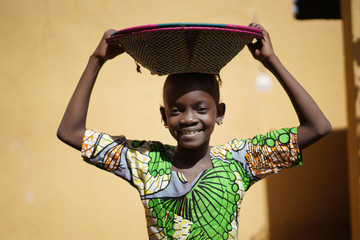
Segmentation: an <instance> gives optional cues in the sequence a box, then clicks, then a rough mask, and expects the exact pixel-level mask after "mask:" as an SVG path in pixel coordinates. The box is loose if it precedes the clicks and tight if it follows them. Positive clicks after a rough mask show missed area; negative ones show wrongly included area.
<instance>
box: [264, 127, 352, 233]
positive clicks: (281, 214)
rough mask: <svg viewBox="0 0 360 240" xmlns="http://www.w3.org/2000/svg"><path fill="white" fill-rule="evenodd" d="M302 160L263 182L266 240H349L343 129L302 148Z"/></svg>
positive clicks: (344, 135)
mask: <svg viewBox="0 0 360 240" xmlns="http://www.w3.org/2000/svg"><path fill="white" fill-rule="evenodd" d="M303 159H304V165H303V166H299V167H295V168H293V169H290V170H286V171H283V172H281V173H280V174H277V175H275V176H269V177H268V179H267V190H268V204H269V222H270V239H271V240H288V239H292V240H298V239H299V240H300V239H307V240H313V239H314V240H315V239H316V240H318V239H327V240H332V239H334V240H335V239H336V240H338V239H342V240H346V239H350V215H349V196H348V174H347V154H346V130H334V131H333V132H332V133H331V134H329V135H328V136H327V137H325V138H324V139H322V140H321V141H319V142H318V143H316V144H314V145H312V146H311V147H309V148H307V149H305V150H304V151H303Z"/></svg>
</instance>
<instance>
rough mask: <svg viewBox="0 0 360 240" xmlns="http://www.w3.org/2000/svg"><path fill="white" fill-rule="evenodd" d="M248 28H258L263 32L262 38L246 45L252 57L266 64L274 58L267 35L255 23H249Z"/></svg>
mask: <svg viewBox="0 0 360 240" xmlns="http://www.w3.org/2000/svg"><path fill="white" fill-rule="evenodd" d="M249 27H253V28H258V29H261V30H262V31H263V36H262V38H260V39H257V40H256V42H255V43H250V44H248V45H247V46H248V48H249V51H250V52H251V54H252V55H253V57H254V58H255V59H256V60H258V61H260V62H262V63H266V62H268V61H270V60H271V58H272V57H275V53H274V50H273V47H272V44H271V40H270V35H269V33H268V32H267V31H266V30H265V29H264V28H263V27H262V26H261V25H260V24H257V23H251V24H250V25H249Z"/></svg>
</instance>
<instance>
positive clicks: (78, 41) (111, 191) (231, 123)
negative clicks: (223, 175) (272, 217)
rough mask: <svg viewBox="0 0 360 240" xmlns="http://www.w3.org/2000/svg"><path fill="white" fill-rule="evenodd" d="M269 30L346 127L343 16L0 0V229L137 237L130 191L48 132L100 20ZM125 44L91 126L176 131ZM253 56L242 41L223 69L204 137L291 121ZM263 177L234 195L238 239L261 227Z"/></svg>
mask: <svg viewBox="0 0 360 240" xmlns="http://www.w3.org/2000/svg"><path fill="white" fill-rule="evenodd" d="M254 19H256V20H258V21H259V22H260V23H261V24H263V25H264V26H265V27H266V28H267V29H268V31H269V32H270V34H271V36H272V40H273V44H274V48H275V50H276V52H277V54H278V55H279V56H280V59H282V61H283V62H284V63H285V65H286V66H287V67H288V68H289V70H290V71H291V72H292V73H293V74H294V75H295V76H296V77H297V78H298V79H299V81H300V82H301V83H302V84H303V85H304V87H305V88H306V89H308V90H309V92H310V93H311V94H312V96H313V97H314V98H315V100H316V101H317V102H318V103H319V105H320V107H321V108H322V109H323V110H324V112H325V114H326V115H327V116H328V117H329V119H330V121H331V122H332V124H333V127H334V128H338V129H343V128H345V127H346V118H345V90H344V70H343V55H342V37H341V23H340V21H322V20H316V21H296V20H294V19H293V17H292V13H291V1H288V0H276V1H260V0H255V1H254V0H252V1H250V0H240V1H235V0H225V1H214V0H207V1H204V0H198V1H192V0H183V1H174V0H170V1H169V0H167V1H165V0H154V1H146V0H131V1H130V0H128V1H115V0H103V1H84V0H71V1H70V0H63V1H55V0H29V1H25V0H15V1H13V0H2V1H1V3H0V20H1V25H0V32H1V38H0V43H1V44H0V50H1V51H0V52H1V54H0V56H1V57H0V61H1V63H0V82H1V87H0V99H1V101H0V110H1V124H0V130H1V137H0V146H1V147H2V151H1V153H0V159H1V161H0V188H1V189H2V195H1V198H0V213H1V218H0V238H1V239H145V238H146V228H145V218H144V216H143V210H142V206H141V203H140V201H139V199H138V197H137V193H136V191H135V190H134V189H132V188H131V187H130V186H129V185H128V184H127V183H125V182H123V181H121V180H119V179H117V178H116V177H114V176H112V175H110V174H107V173H105V172H102V171H100V170H98V169H96V168H94V167H92V166H90V165H87V164H86V163H84V162H83V161H82V160H81V158H80V155H79V153H78V152H77V151H76V150H73V149H71V148H70V147H67V146H65V145H64V144H62V143H61V142H60V141H59V140H57V139H56V136H55V133H56V129H57V126H58V124H59V122H60V120H61V117H62V114H63V112H64V110H65V107H66V105H67V102H68V100H69V99H70V96H71V94H72V92H73V90H74V88H75V86H76V83H77V81H78V79H79V77H80V75H81V73H82V70H83V69H84V67H85V64H86V63H87V60H88V57H89V55H90V54H91V53H92V51H93V50H94V48H95V47H96V45H97V43H98V41H99V39H100V38H101V36H102V34H103V32H104V31H105V30H106V29H108V28H115V29H120V28H125V27H131V26H136V25H142V24H148V23H164V22H211V23H233V24H240V25H247V24H248V23H250V22H251V21H253V20H254ZM135 68H136V66H135V63H134V61H133V60H132V59H131V58H130V57H129V56H127V55H123V56H120V57H119V58H117V59H115V60H113V61H111V62H109V63H107V64H106V66H104V68H103V69H102V72H101V73H100V75H99V79H98V82H97V84H96V86H95V90H94V93H93V96H92V101H91V106H90V111H89V118H88V127H90V128H94V129H99V130H103V131H107V132H109V133H113V134H125V135H127V136H128V137H129V138H138V139H139V138H140V139H157V140H161V141H165V142H169V143H173V140H172V139H171V137H170V135H169V134H168V133H167V132H166V129H164V127H163V126H162V124H161V122H160V114H159V112H158V108H159V104H160V103H161V88H162V82H163V78H161V77H156V76H152V75H150V74H149V72H148V71H147V70H145V69H143V74H138V73H136V70H135ZM260 71H262V68H261V67H260V66H259V64H258V63H257V62H255V61H254V60H253V59H252V57H251V56H250V54H249V53H248V51H247V50H246V49H245V50H244V51H243V52H241V53H240V55H239V56H237V57H236V58H235V59H234V60H233V61H232V62H231V63H230V64H229V65H228V66H226V67H225V68H224V70H223V73H222V79H223V82H224V83H223V88H222V100H223V101H224V102H226V103H227V113H226V117H225V120H224V125H222V126H221V127H220V128H218V129H217V130H216V131H215V133H214V136H213V139H212V140H213V141H212V142H213V143H214V144H218V143H223V142H224V141H226V140H229V139H232V138H234V137H243V138H245V137H250V136H252V135H255V134H258V133H260V132H265V131H268V130H272V129H276V128H280V127H283V126H293V125H297V119H296V116H295V113H294V111H293V109H292V107H291V104H290V103H289V101H288V99H287V97H286V95H285V93H284V92H283V90H282V89H281V88H280V86H279V84H277V82H276V81H275V79H273V78H272V82H271V83H272V85H271V86H272V87H271V88H270V90H269V91H266V92H261V91H258V90H257V88H256V81H255V79H256V77H257V75H258V73H259V72H260ZM268 229H269V218H268V204H267V189H266V184H265V181H263V182H260V183H257V184H256V185H255V186H254V187H253V188H252V189H251V190H250V191H249V192H248V195H247V197H245V200H244V202H243V209H242V213H241V216H240V233H239V238H240V239H267V236H268Z"/></svg>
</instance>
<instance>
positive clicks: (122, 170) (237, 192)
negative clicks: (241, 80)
mask: <svg viewBox="0 0 360 240" xmlns="http://www.w3.org/2000/svg"><path fill="white" fill-rule="evenodd" d="M173 155H174V146H169V145H164V144H162V143H160V142H156V141H134V140H127V139H126V138H125V137H124V136H118V137H114V136H110V135H108V134H105V133H101V132H97V131H93V130H86V133H85V136H84V140H83V145H82V156H83V158H84V159H85V161H86V162H88V163H90V164H93V165H95V166H97V167H99V168H101V169H104V170H107V171H109V172H112V173H114V174H115V175H117V176H119V177H121V178H123V179H125V180H126V181H128V182H129V183H130V184H131V185H132V186H134V187H135V188H136V189H137V190H138V191H139V194H140V198H141V200H142V203H143V205H144V207H145V214H146V220H147V227H148V234H149V239H237V229H238V221H237V218H238V214H239V211H240V207H241V202H242V200H243V197H244V194H245V192H246V191H247V190H248V189H249V187H250V186H251V185H252V184H253V183H255V182H256V181H258V180H260V179H262V178H264V177H265V176H266V175H269V174H272V173H277V172H279V171H281V170H282V169H285V168H290V167H292V166H295V165H299V164H301V163H302V158H301V151H300V149H299V147H298V144H297V129H296V128H290V129H288V128H285V129H280V130H277V131H273V132H269V133H267V134H265V135H257V136H255V137H254V138H249V139H245V140H239V139H234V140H232V141H230V142H227V143H225V144H224V145H220V146H213V147H211V148H210V157H211V161H212V164H213V169H208V170H205V171H203V172H202V173H201V174H199V176H198V177H197V178H196V179H195V180H194V181H193V182H192V183H189V182H188V181H187V180H186V178H185V176H184V175H183V174H182V173H179V172H175V171H172V170H171V166H172V158H173Z"/></svg>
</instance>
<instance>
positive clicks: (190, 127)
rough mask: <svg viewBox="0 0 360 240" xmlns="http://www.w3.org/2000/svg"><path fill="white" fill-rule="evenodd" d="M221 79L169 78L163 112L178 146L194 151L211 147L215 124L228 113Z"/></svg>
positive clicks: (199, 75) (196, 75) (193, 75)
mask: <svg viewBox="0 0 360 240" xmlns="http://www.w3.org/2000/svg"><path fill="white" fill-rule="evenodd" d="M218 79H219V78H218V77H217V76H216V75H213V74H202V73H182V74H171V75H169V76H168V77H167V79H166V81H165V84H164V89H163V101H164V106H162V107H160V112H161V115H162V119H163V121H164V124H165V125H166V126H167V127H168V128H169V131H170V133H171V135H172V136H173V137H174V138H175V140H177V142H178V145H180V146H182V147H184V148H189V149H194V148H197V147H200V146H203V144H209V140H210V136H211V134H212V132H213V130H214V127H215V123H221V121H222V119H223V117H224V113H225V104H224V103H220V93H219V81H218Z"/></svg>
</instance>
